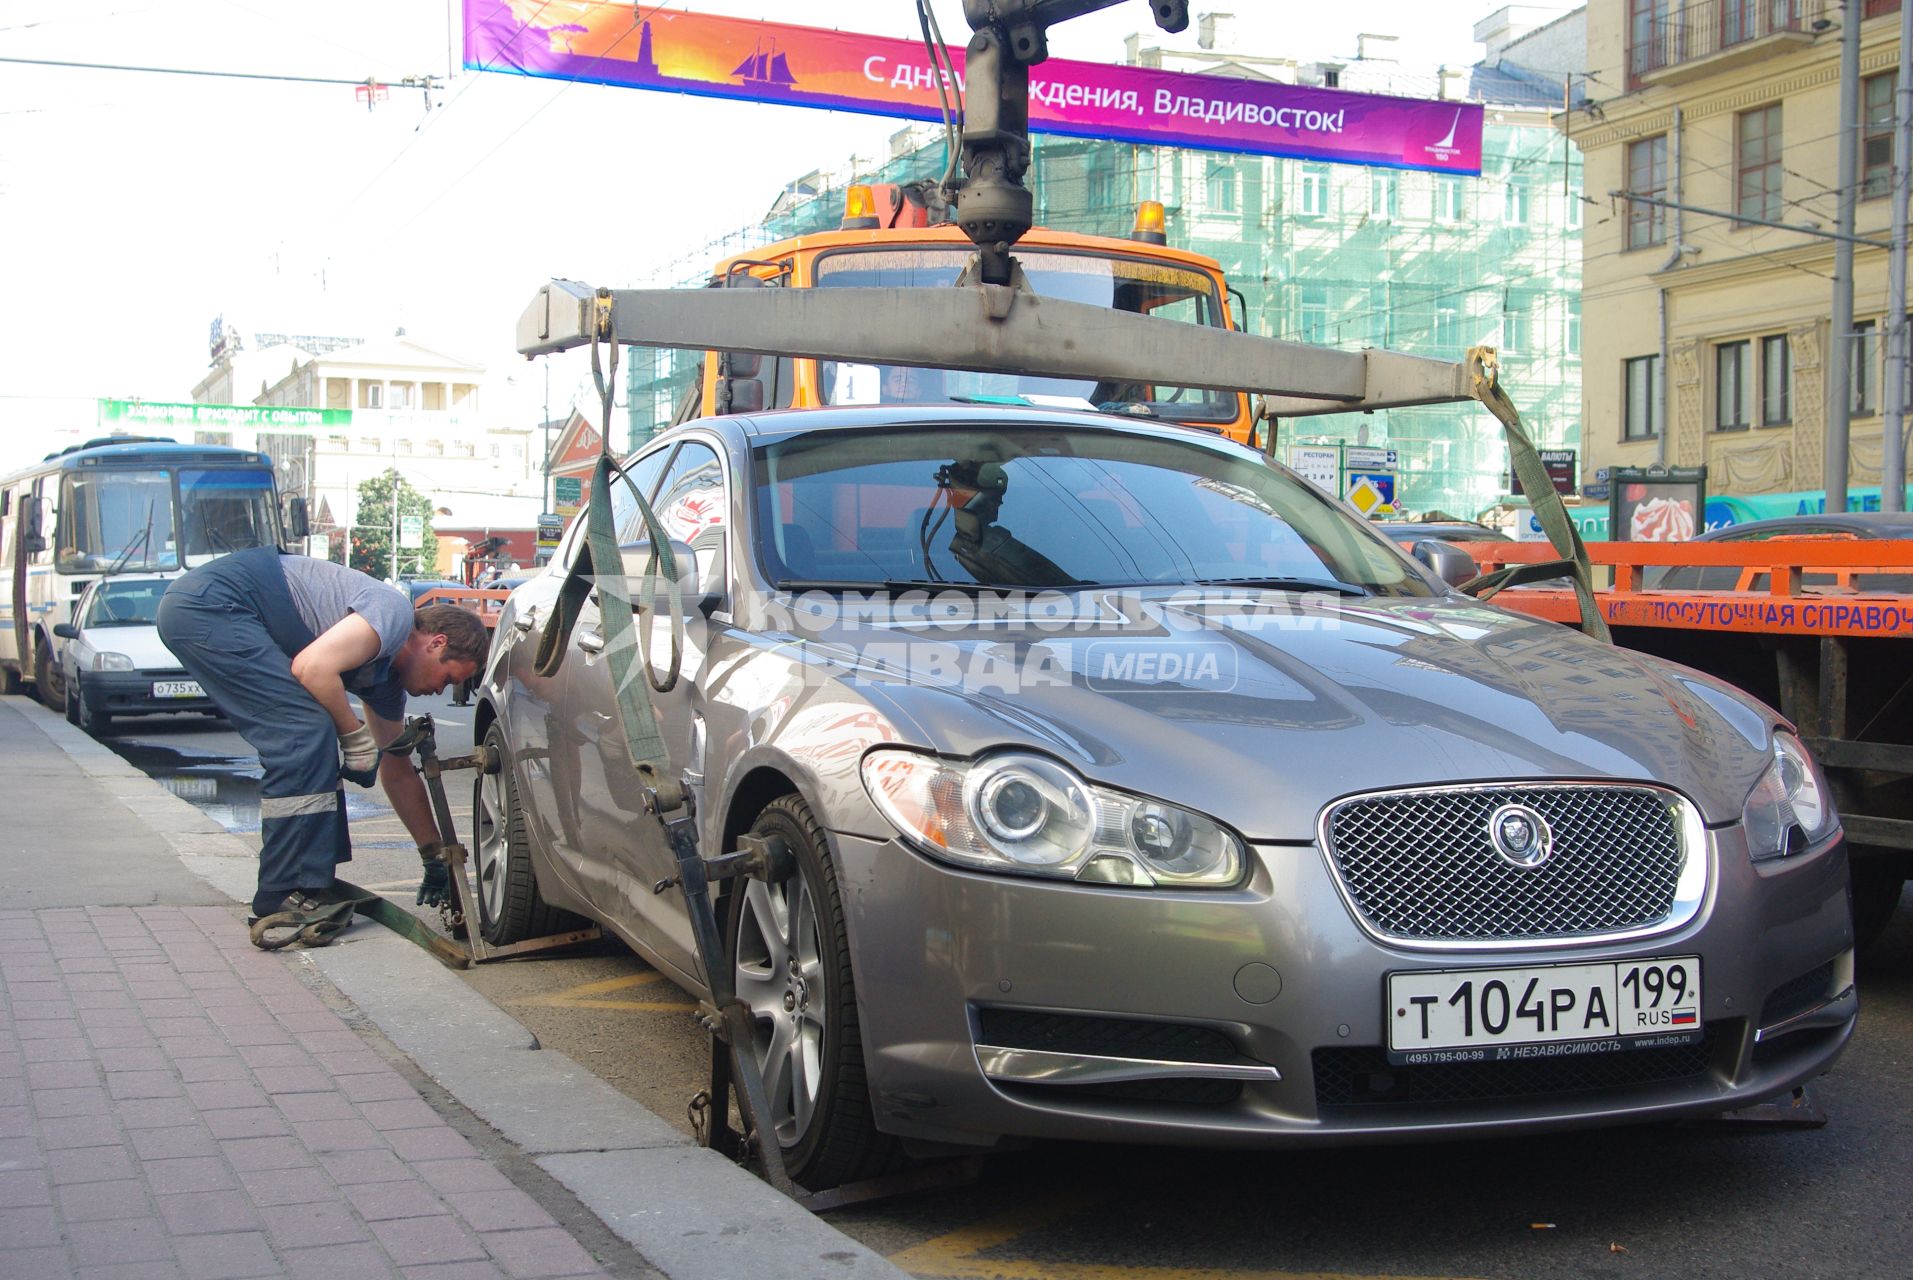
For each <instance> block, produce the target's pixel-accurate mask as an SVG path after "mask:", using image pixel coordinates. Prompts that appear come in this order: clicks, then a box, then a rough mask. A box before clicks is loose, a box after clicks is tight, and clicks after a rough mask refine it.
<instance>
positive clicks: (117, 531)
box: [54, 468, 179, 573]
mask: <svg viewBox="0 0 1913 1280" xmlns="http://www.w3.org/2000/svg"><path fill="white" fill-rule="evenodd" d="M54 563H55V566H56V567H57V568H59V569H60V570H61V571H63V572H66V573H97V572H99V571H101V570H113V571H116V572H117V571H121V570H129V569H177V568H178V567H179V559H178V551H177V547H176V545H175V543H174V540H173V478H172V475H171V473H169V472H167V471H165V470H164V469H160V468H155V469H153V470H151V471H107V470H99V471H87V472H81V473H78V474H72V475H69V476H67V478H66V481H65V483H64V484H63V485H62V486H61V495H60V533H59V550H58V553H57V554H56V556H55V558H54Z"/></svg>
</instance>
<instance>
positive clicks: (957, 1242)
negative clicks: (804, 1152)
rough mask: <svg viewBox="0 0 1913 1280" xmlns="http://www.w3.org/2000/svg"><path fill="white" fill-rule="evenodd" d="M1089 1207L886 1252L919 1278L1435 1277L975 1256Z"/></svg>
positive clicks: (1024, 1214)
mask: <svg viewBox="0 0 1913 1280" xmlns="http://www.w3.org/2000/svg"><path fill="white" fill-rule="evenodd" d="M1093 1207H1095V1202H1094V1201H1092V1200H1090V1199H1089V1198H1088V1197H1085V1196H1074V1195H1071V1196H1058V1197H1056V1198H1054V1199H1051V1200H1049V1201H1046V1202H1043V1203H1041V1204H1038V1205H1035V1206H1033V1207H1031V1208H1028V1209H1016V1210H1012V1211H1011V1212H1009V1213H1003V1214H999V1215H997V1216H996V1217H994V1218H988V1219H985V1220H984V1221H982V1222H979V1223H975V1224H973V1225H971V1226H968V1227H962V1228H959V1229H958V1230H956V1231H952V1232H949V1233H948V1234H946V1235H941V1236H938V1237H936V1238H935V1239H933V1240H926V1241H924V1242H923V1243H922V1244H919V1245H914V1246H912V1247H911V1248H908V1249H905V1250H904V1251H903V1252H902V1253H893V1254H891V1255H890V1261H891V1262H893V1263H895V1264H896V1265H897V1266H899V1267H901V1268H903V1269H904V1270H905V1271H908V1272H910V1273H911V1274H912V1275H916V1276H920V1277H924V1280H1437V1278H1436V1277H1429V1276H1418V1277H1409V1276H1399V1275H1375V1274H1362V1275H1356V1274H1354V1273H1351V1272H1342V1271H1243V1270H1237V1269H1234V1268H1228V1267H1123V1266H1105V1265H1103V1264H1101V1263H1094V1262H1058V1261H1054V1260H1051V1259H1044V1260H1042V1261H1037V1260H1035V1259H1026V1258H1000V1257H990V1258H985V1257H981V1256H979V1255H981V1254H982V1253H984V1252H985V1251H986V1250H989V1249H994V1248H996V1247H997V1246H999V1245H1003V1244H1007V1243H1009V1242H1010V1241H1011V1240H1014V1239H1016V1238H1017V1237H1018V1236H1022V1235H1027V1234H1028V1233H1030V1232H1031V1231H1034V1230H1036V1229H1038V1228H1040V1227H1043V1226H1047V1225H1049V1224H1050V1223H1053V1222H1055V1221H1056V1220H1057V1219H1059V1218H1062V1217H1065V1216H1067V1215H1069V1214H1072V1213H1078V1212H1081V1211H1083V1210H1085V1209H1089V1208H1093Z"/></svg>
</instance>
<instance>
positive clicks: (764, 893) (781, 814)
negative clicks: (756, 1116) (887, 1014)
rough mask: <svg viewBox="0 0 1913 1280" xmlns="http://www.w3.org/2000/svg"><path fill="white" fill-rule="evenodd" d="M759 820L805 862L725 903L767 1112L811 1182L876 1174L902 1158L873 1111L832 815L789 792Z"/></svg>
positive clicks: (815, 1185) (748, 885) (757, 827)
mask: <svg viewBox="0 0 1913 1280" xmlns="http://www.w3.org/2000/svg"><path fill="white" fill-rule="evenodd" d="M751 832H752V834H753V835H758V836H770V837H777V838H780V839H781V840H782V841H783V842H784V844H785V846H786V847H787V848H788V849H789V850H790V851H791V854H792V863H793V864H794V865H793V866H792V869H791V871H790V873H789V874H788V875H787V876H786V877H785V878H784V879H783V880H781V881H779V882H777V883H766V882H765V881H763V880H756V879H751V880H744V881H741V882H739V883H740V885H741V888H740V889H739V890H738V891H736V892H733V893H732V894H731V895H730V897H729V900H728V903H727V910H726V912H725V917H726V918H725V950H726V952H727V958H728V959H729V961H730V964H731V971H732V973H733V975H734V979H735V982H736V984H737V994H738V998H739V999H740V1000H742V1001H743V1002H744V1003H745V1004H746V1005H747V1006H748V1007H749V1008H750V1010H751V1021H752V1025H753V1036H752V1042H751V1050H752V1052H753V1053H754V1054H755V1055H756V1058H757V1065H758V1068H759V1070H760V1071H762V1072H763V1075H764V1087H765V1092H766V1093H767V1094H768V1095H769V1098H770V1109H771V1114H770V1116H769V1117H768V1118H767V1119H766V1124H767V1125H768V1127H769V1128H770V1129H772V1130H773V1131H774V1134H775V1137H776V1140H777V1142H778V1144H779V1145H780V1146H781V1147H782V1149H783V1152H784V1164H785V1168H786V1169H787V1170H788V1172H789V1173H790V1176H791V1178H792V1179H793V1180H795V1181H796V1182H798V1183H799V1184H801V1185H802V1186H805V1187H808V1188H810V1189H811V1190H813V1191H820V1190H823V1189H824V1188H826V1187H834V1186H837V1185H839V1184H841V1183H845V1182H855V1181H858V1180H859V1179H863V1178H868V1177H873V1176H875V1175H876V1174H879V1173H882V1172H884V1171H885V1169H887V1168H888V1167H890V1166H891V1165H892V1164H893V1163H894V1161H895V1159H896V1150H897V1146H896V1142H895V1140H894V1139H893V1138H891V1137H889V1136H888V1135H886V1134H883V1133H880V1132H878V1130H877V1124H876V1119H875V1117H874V1115H873V1114H872V1111H871V1106H870V1087H869V1084H868V1081H867V1080H866V1078H865V1075H864V1056H863V1038H862V1033H861V1030H860V1028H859V1026H858V1022H857V993H856V987H855V983H854V980H853V978H852V974H851V963H850V939H849V934H848V932H847V930H846V929H845V925H844V910H843V900H842V897H841V896H840V893H839V890H838V885H837V869H836V866H835V864H834V863H833V862H832V860H831V856H830V847H829V844H828V842H827V841H826V840H825V837H824V830H823V827H822V826H821V825H819V823H818V821H817V819H816V817H815V816H814V815H813V814H812V813H811V811H810V807H809V806H808V805H806V804H805V803H804V801H803V799H802V798H801V797H799V796H795V795H788V796H784V797H782V798H780V799H777V800H774V801H772V802H771V803H770V804H769V805H768V806H766V807H765V809H764V811H763V812H762V813H761V814H759V815H758V818H757V821H756V823H755V824H753V826H752V827H751ZM793 961H794V963H793Z"/></svg>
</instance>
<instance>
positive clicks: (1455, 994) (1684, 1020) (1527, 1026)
mask: <svg viewBox="0 0 1913 1280" xmlns="http://www.w3.org/2000/svg"><path fill="white" fill-rule="evenodd" d="M1700 1008H1701V1005H1700V957H1699V956H1675V957H1671V958H1661V959H1649V960H1623V961H1618V962H1613V963H1601V964H1557V965H1528V966H1524V967H1522V968H1518V969H1433V970H1426V969H1425V970H1418V971H1415V972H1412V973H1391V974H1389V975H1388V1008H1387V1010H1386V1011H1385V1012H1386V1014H1387V1020H1388V1056H1389V1060H1390V1061H1391V1062H1395V1063H1427V1062H1499V1061H1504V1060H1507V1059H1512V1058H1545V1057H1554V1056H1556V1055H1565V1054H1577V1053H1606V1052H1611V1051H1613V1050H1617V1049H1639V1048H1655V1047H1659V1046H1661V1045H1668V1044H1684V1043H1688V1042H1690V1041H1693V1040H1698V1039H1699V1038H1700V1035H1701V1020H1700Z"/></svg>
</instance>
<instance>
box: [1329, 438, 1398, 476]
mask: <svg viewBox="0 0 1913 1280" xmlns="http://www.w3.org/2000/svg"><path fill="white" fill-rule="evenodd" d="M1342 465H1344V466H1346V467H1347V468H1348V469H1349V470H1350V471H1393V470H1394V469H1395V465H1396V454H1395V451H1394V450H1393V449H1381V448H1375V447H1373V446H1370V445H1363V444H1351V445H1348V446H1347V447H1346V448H1345V449H1344V450H1343V453H1342Z"/></svg>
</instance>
